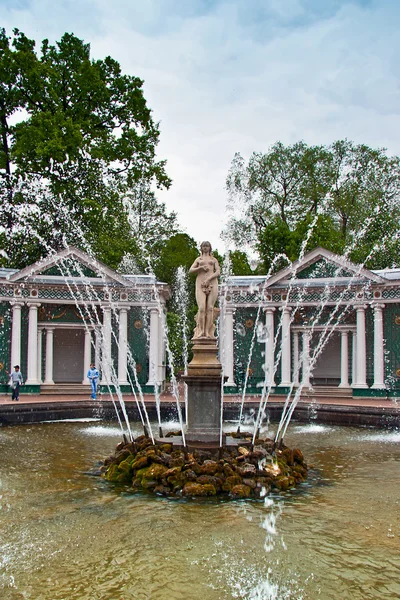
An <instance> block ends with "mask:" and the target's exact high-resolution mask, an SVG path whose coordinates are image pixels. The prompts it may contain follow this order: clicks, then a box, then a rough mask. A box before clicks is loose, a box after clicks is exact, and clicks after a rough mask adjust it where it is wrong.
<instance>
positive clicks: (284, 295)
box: [282, 294, 287, 302]
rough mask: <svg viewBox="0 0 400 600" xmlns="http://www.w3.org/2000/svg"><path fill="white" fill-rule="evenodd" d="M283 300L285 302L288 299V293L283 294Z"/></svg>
mask: <svg viewBox="0 0 400 600" xmlns="http://www.w3.org/2000/svg"><path fill="white" fill-rule="evenodd" d="M282 300H283V301H284V302H285V300H287V296H286V294H282Z"/></svg>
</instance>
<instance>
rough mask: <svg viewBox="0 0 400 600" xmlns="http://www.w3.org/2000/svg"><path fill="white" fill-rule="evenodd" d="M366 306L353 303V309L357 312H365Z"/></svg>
mask: <svg viewBox="0 0 400 600" xmlns="http://www.w3.org/2000/svg"><path fill="white" fill-rule="evenodd" d="M367 308H368V304H354V310H356V311H357V312H361V311H363V312H365V311H366V310H367Z"/></svg>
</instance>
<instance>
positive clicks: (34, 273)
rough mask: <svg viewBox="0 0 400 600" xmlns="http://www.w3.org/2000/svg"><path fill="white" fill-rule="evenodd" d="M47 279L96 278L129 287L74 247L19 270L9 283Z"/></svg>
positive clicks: (122, 279) (111, 270)
mask: <svg viewBox="0 0 400 600" xmlns="http://www.w3.org/2000/svg"><path fill="white" fill-rule="evenodd" d="M47 277H55V278H57V277H59V278H60V280H62V279H71V278H79V277H81V278H97V279H101V280H103V281H104V282H107V283H117V284H119V285H123V286H124V287H125V286H128V285H129V282H128V281H127V280H126V279H124V278H123V277H122V276H121V275H120V274H119V273H117V272H116V271H114V270H113V269H110V267H107V265H105V264H104V263H102V262H101V261H99V260H97V259H95V258H93V257H91V256H89V255H88V254H86V253H85V252H82V250H79V249H78V248H75V247H74V246H70V247H69V248H66V249H65V250H61V251H60V252H56V253H54V254H52V255H51V256H48V257H46V258H44V259H42V260H40V261H37V262H36V263H34V264H33V265H30V266H28V267H25V268H24V269H21V271H18V272H17V273H14V274H13V275H12V276H11V277H10V281H13V282H17V281H22V280H23V281H26V282H32V283H34V282H35V281H37V280H38V279H40V278H47Z"/></svg>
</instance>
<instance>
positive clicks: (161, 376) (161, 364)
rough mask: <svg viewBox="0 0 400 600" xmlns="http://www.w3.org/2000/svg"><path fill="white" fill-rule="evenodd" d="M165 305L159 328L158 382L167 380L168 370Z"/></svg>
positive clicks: (162, 309)
mask: <svg viewBox="0 0 400 600" xmlns="http://www.w3.org/2000/svg"><path fill="white" fill-rule="evenodd" d="M166 318H167V317H166V314H165V306H163V307H162V308H161V314H160V321H159V330H158V373H157V382H158V383H159V384H161V383H162V382H163V381H165V377H166V372H165V353H166V346H165V320H166Z"/></svg>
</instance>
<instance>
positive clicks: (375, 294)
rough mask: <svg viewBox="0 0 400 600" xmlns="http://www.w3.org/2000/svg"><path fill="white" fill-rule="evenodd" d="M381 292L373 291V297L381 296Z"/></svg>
mask: <svg viewBox="0 0 400 600" xmlns="http://www.w3.org/2000/svg"><path fill="white" fill-rule="evenodd" d="M381 297H382V294H381V293H380V292H374V298H381Z"/></svg>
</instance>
